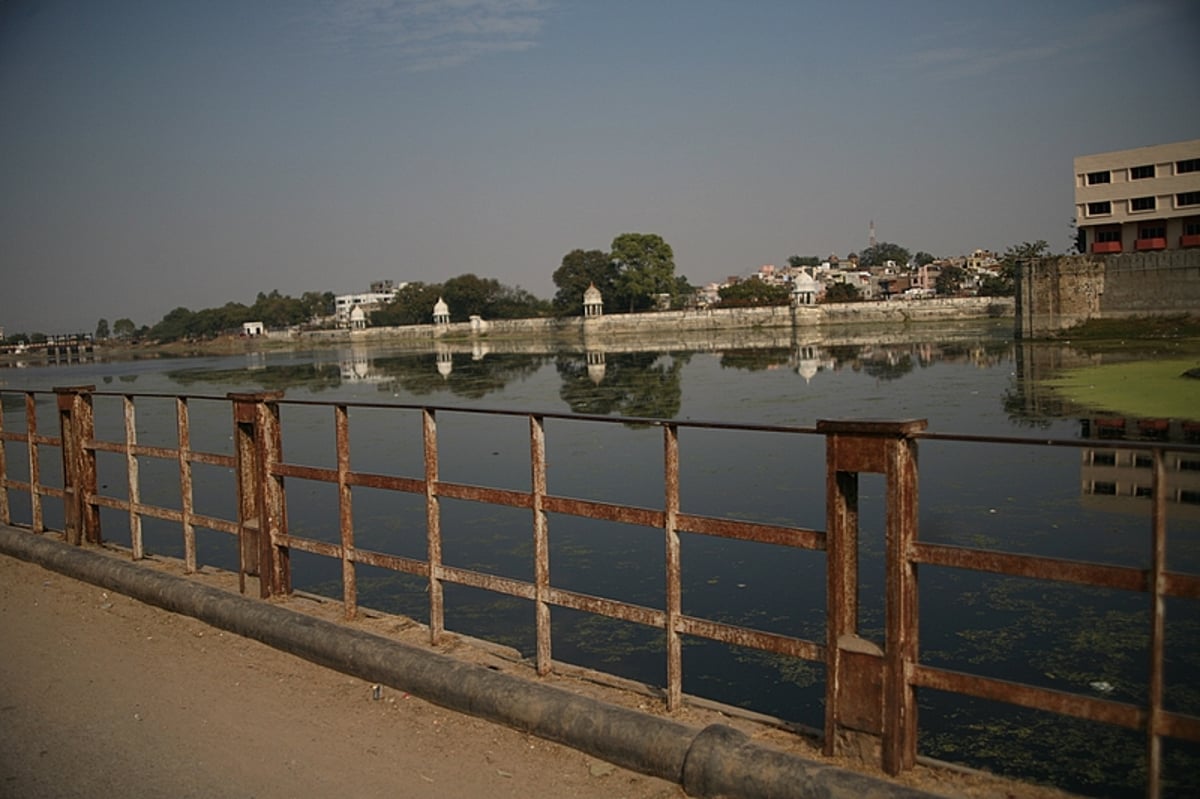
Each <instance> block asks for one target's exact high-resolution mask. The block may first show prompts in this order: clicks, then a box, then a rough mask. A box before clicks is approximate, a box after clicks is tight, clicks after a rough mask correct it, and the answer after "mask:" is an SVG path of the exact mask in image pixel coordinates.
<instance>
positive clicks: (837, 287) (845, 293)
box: [822, 283, 861, 302]
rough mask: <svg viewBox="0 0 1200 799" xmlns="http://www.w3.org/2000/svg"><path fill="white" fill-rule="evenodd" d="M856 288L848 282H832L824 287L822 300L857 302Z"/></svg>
mask: <svg viewBox="0 0 1200 799" xmlns="http://www.w3.org/2000/svg"><path fill="white" fill-rule="evenodd" d="M859 299H861V297H860V296H859V293H858V289H857V288H856V287H854V286H852V285H850V284H849V283H833V284H830V285H828V286H826V287H825V298H824V299H823V300H822V302H858V301H859Z"/></svg>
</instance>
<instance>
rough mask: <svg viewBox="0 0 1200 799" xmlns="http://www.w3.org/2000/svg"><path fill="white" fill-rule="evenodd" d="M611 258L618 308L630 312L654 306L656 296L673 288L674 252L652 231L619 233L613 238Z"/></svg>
mask: <svg viewBox="0 0 1200 799" xmlns="http://www.w3.org/2000/svg"><path fill="white" fill-rule="evenodd" d="M612 261H613V264H614V265H615V266H616V268H617V277H616V289H617V298H616V299H617V300H618V301H619V305H620V307H628V308H629V311H630V313H632V312H634V311H639V310H646V309H649V308H654V307H655V306H656V304H657V302H658V296H659V295H661V294H665V295H668V296H670V295H671V294H672V292H673V290H674V288H675V253H674V252H673V251H672V250H671V245H670V244H667V243H666V242H665V241H663V237H662V236H659V235H657V234H655V233H622V234H621V235H620V236H617V237H616V238H615V239H613V243H612Z"/></svg>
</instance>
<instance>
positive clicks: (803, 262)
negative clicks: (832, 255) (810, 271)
mask: <svg viewBox="0 0 1200 799" xmlns="http://www.w3.org/2000/svg"><path fill="white" fill-rule="evenodd" d="M787 260H788V264H789V265H790V266H795V267H801V266H820V265H821V259H820V258H818V257H817V256H815V255H789V256H788V259H787Z"/></svg>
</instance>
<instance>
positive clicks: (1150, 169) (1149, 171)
mask: <svg viewBox="0 0 1200 799" xmlns="http://www.w3.org/2000/svg"><path fill="white" fill-rule="evenodd" d="M1152 177H1154V164H1146V165H1145V166H1134V167H1130V168H1129V179H1130V180H1145V179H1146V178H1152Z"/></svg>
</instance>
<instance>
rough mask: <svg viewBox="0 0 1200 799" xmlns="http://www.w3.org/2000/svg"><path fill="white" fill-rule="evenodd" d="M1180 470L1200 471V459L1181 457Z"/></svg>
mask: <svg viewBox="0 0 1200 799" xmlns="http://www.w3.org/2000/svg"><path fill="white" fill-rule="evenodd" d="M1179 471H1181V472H1200V460H1191V459H1189V458H1181V459H1180V460H1179Z"/></svg>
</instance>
